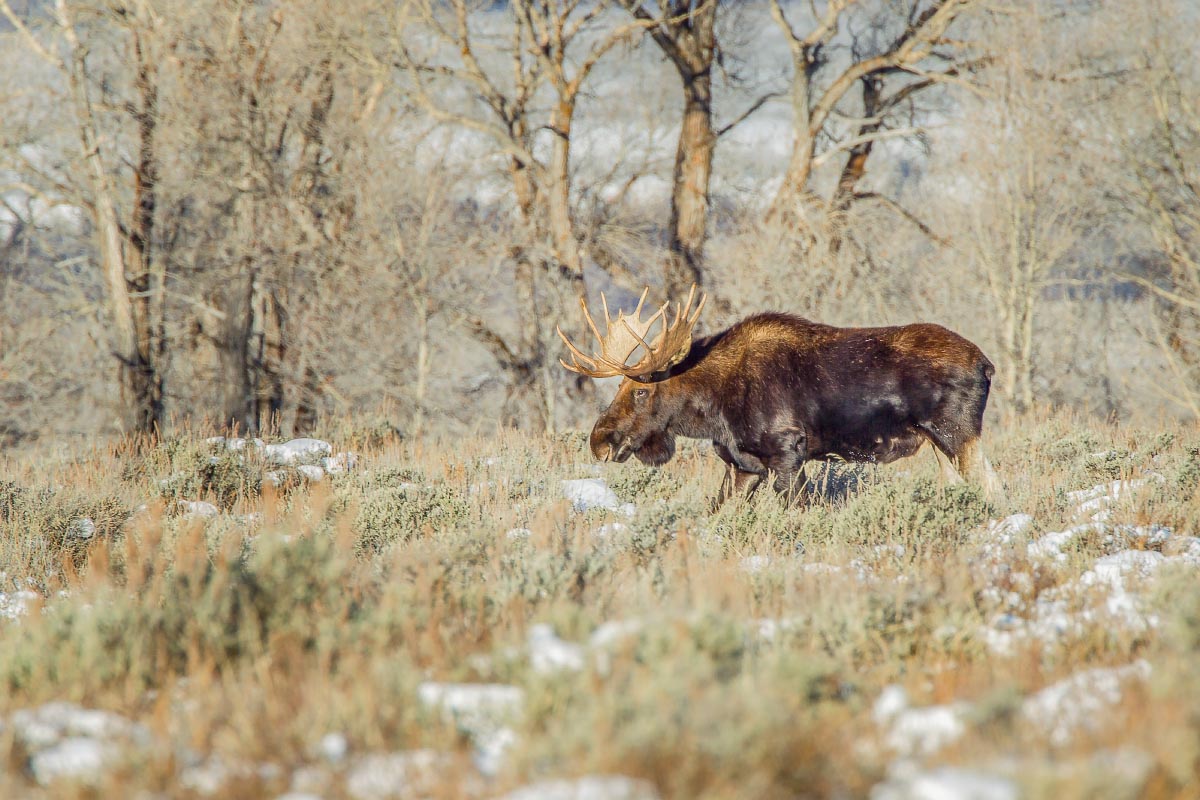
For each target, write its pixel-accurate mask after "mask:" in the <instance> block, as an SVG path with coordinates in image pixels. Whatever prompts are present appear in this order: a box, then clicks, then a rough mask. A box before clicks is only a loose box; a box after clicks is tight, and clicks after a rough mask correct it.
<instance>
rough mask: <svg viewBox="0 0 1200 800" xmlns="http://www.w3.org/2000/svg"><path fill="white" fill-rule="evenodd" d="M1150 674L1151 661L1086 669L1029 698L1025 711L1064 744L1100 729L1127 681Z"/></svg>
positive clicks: (1031, 718)
mask: <svg viewBox="0 0 1200 800" xmlns="http://www.w3.org/2000/svg"><path fill="white" fill-rule="evenodd" d="M1149 677H1150V664H1149V663H1148V662H1146V661H1143V660H1138V661H1135V662H1133V663H1132V664H1127V665H1126V666H1123V667H1099V668H1096V669H1089V670H1085V671H1083V672H1078V673H1076V674H1074V675H1072V676H1071V677H1069V678H1065V679H1063V680H1061V681H1059V682H1058V683H1054V684H1051V685H1050V686H1047V687H1046V688H1045V689H1042V690H1041V691H1039V692H1037V693H1036V694H1033V695H1031V696H1029V697H1028V698H1026V699H1025V702H1024V703H1023V704H1022V706H1021V713H1022V714H1024V715H1025V717H1026V718H1027V719H1028V720H1029V721H1030V722H1032V723H1033V724H1035V725H1037V726H1038V727H1040V728H1042V729H1043V730H1045V731H1046V733H1047V734H1049V736H1050V741H1051V742H1053V743H1054V744H1055V745H1060V746H1061V745H1064V744H1066V743H1068V742H1069V741H1070V740H1071V739H1072V738H1073V737H1074V735H1075V734H1076V733H1078V732H1080V731H1085V730H1096V729H1097V728H1099V727H1100V724H1101V720H1100V719H1099V717H1100V715H1101V714H1103V713H1104V712H1105V711H1106V710H1108V709H1109V708H1111V707H1112V706H1115V705H1116V704H1117V703H1119V702H1120V701H1121V686H1122V685H1123V684H1124V683H1126V682H1128V681H1133V680H1143V681H1144V680H1146V679H1148V678H1149Z"/></svg>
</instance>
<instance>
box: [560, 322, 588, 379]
mask: <svg viewBox="0 0 1200 800" xmlns="http://www.w3.org/2000/svg"><path fill="white" fill-rule="evenodd" d="M593 327H594V326H593ZM554 330H555V331H557V332H558V337H559V338H560V339H562V340H563V344H565V345H566V346H567V349H568V350H570V351H571V362H572V363H571V364H568V363H567V362H566V361H563V360H562V359H561V358H560V359H559V360H558V363H560V364H562V365H563V366H564V367H565V368H567V369H569V370H570V371H571V372H578V373H579V374H580V375H587V374H589V373H591V372H595V371H596V361H595V359H592V358H589V357H587V356H585V355H584V354H583V353H581V352H580V351H579V348H577V347H576V346H575V345H573V344H571V340H570V339H568V338H567V335H566V334H565V333H563V332H562V328H561V327H560V326H558V325H556V326H554ZM581 361H582V362H585V363H587V364H590V365H591V368H590V369H589V368H587V367H585V366H584V365H583V364H581V363H580V362H581Z"/></svg>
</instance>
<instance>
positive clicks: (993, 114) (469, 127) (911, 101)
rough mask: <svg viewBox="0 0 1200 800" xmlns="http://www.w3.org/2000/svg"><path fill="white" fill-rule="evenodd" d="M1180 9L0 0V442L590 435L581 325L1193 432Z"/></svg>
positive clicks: (847, 0)
mask: <svg viewBox="0 0 1200 800" xmlns="http://www.w3.org/2000/svg"><path fill="white" fill-rule="evenodd" d="M1197 22H1198V20H1197V19H1196V11H1195V9H1194V7H1192V6H1191V4H1189V3H1187V2H1184V1H1183V0H1149V1H1148V2H1145V3H1138V4H1130V3H1126V2H1118V1H1117V0H1061V2H1046V1H1043V2H1037V1H1036V0H1016V1H1015V2H1006V3H998V2H994V1H990V0H934V1H932V2H931V0H915V2H914V0H859V1H857V2H855V0H827V1H822V2H815V1H814V2H783V1H782V0H767V2H758V1H755V2H745V3H727V4H719V3H715V2H698V3H688V2H681V0H659V1H658V2H651V1H650V0H644V1H639V0H597V1H595V2H581V1H577V0H513V1H512V2H509V3H507V4H496V3H468V2H465V1H464V0H443V1H441V2H436V1H435V0H402V1H401V2H390V3H380V2H376V1H375V0H347V1H346V2H329V1H324V2H323V1H322V0H310V2H303V3H300V2H237V1H235V0H198V1H197V2H191V1H190V0H189V1H188V2H179V0H162V1H161V2H136V1H135V2H111V1H110V0H104V1H103V2H92V1H91V0H89V1H88V2H73V1H72V0H56V2H20V1H19V0H0V308H3V312H2V313H0V439H2V440H3V442H4V443H5V444H6V445H10V446H11V445H19V444H24V443H31V442H35V441H37V440H39V439H45V438H55V437H67V436H72V437H93V436H96V435H112V434H117V433H122V432H134V431H151V430H155V429H160V430H161V429H170V428H171V427H172V426H175V425H178V424H179V422H180V421H182V420H185V419H193V420H206V421H208V422H210V423H215V424H218V425H223V424H228V423H233V424H235V425H236V426H237V427H238V428H239V429H241V430H245V431H249V432H252V433H253V432H259V431H263V430H267V429H270V430H278V431H279V432H281V433H284V434H290V433H301V434H302V433H304V432H306V431H308V430H310V429H312V428H313V427H314V426H315V425H316V424H317V422H318V420H319V419H320V418H321V417H323V416H350V415H354V416H356V417H363V418H367V419H371V420H374V424H378V425H380V426H384V427H387V428H388V429H389V430H393V431H400V432H403V433H404V434H406V435H411V436H419V435H421V434H423V433H452V434H453V433H464V432H470V431H477V430H491V429H492V428H493V427H494V426H495V424H496V421H497V420H499V421H500V422H501V423H503V424H506V425H513V426H516V427H519V428H521V429H524V430H528V431H533V432H537V431H556V430H562V429H569V428H574V427H580V426H585V425H588V424H590V422H591V419H592V417H593V415H594V412H595V410H596V407H597V405H598V404H599V403H601V402H602V395H603V392H604V390H603V389H600V388H597V387H594V386H591V385H588V384H586V383H579V382H577V381H575V380H573V378H574V376H572V375H571V374H570V373H568V372H566V371H565V370H563V369H562V368H561V367H560V366H559V365H558V362H557V359H558V357H559V356H560V355H561V354H562V352H563V348H562V346H561V343H560V342H559V340H558V338H557V336H556V335H555V333H554V331H555V327H556V326H557V325H561V326H562V327H563V329H564V330H565V331H567V332H568V333H570V334H572V335H573V336H575V337H576V340H577V341H579V340H580V339H581V336H580V334H581V333H582V331H581V328H582V325H583V319H582V316H581V315H580V314H579V311H578V299H579V298H580V297H586V298H587V299H588V300H589V302H590V303H592V304H593V307H595V304H596V303H598V300H599V294H600V292H605V293H606V294H607V296H608V297H609V299H610V301H612V302H613V303H614V304H617V305H619V304H625V303H630V304H631V301H633V300H635V299H636V297H637V295H638V294H639V293H640V291H641V288H642V287H643V286H644V285H649V286H650V287H651V294H652V296H654V297H659V298H661V297H674V298H679V296H680V294H681V292H686V289H687V287H688V286H689V285H690V284H691V283H693V282H696V283H699V284H700V285H701V286H702V287H703V288H704V290H706V291H707V292H708V293H709V294H710V295H711V297H712V300H711V301H710V303H709V305H708V308H707V310H706V312H705V317H704V318H703V319H702V321H701V329H702V330H706V331H711V330H717V329H719V328H720V327H722V326H723V325H726V324H728V323H730V322H732V321H734V320H736V319H737V318H739V317H740V316H742V315H744V314H747V313H751V312H753V311H758V310H766V309H778V310H787V311H793V312H796V313H800V314H803V315H805V316H808V317H811V318H813V319H817V320H820V321H824V322H830V323H835V324H852V323H853V324H885V323H899V322H908V321H913V320H929V321H936V322H940V323H942V324H945V325H947V326H949V327H951V328H953V329H955V330H958V331H959V332H961V333H963V334H964V335H966V336H967V337H968V338H970V339H972V340H974V341H976V342H977V343H978V344H979V345H980V346H981V347H982V348H983V349H984V351H985V352H986V353H987V354H988V355H989V357H990V358H991V359H992V360H993V361H994V362H995V363H996V365H997V369H998V373H997V378H996V381H995V384H994V391H993V401H992V406H991V408H992V409H993V411H992V412H991V413H993V414H995V415H1001V416H1005V417H1014V416H1019V415H1023V414H1025V413H1027V412H1029V411H1032V410H1035V409H1040V408H1044V407H1047V406H1052V407H1061V408H1066V409H1070V410H1073V411H1078V412H1082V413H1088V414H1095V415H1099V416H1103V417H1110V418H1117V419H1132V418H1139V417H1141V418H1150V419H1161V418H1175V417H1180V418H1190V419H1195V418H1196V417H1200V314H1198V313H1197V311H1198V310H1200V241H1198V239H1197V234H1198V232H1200V203H1198V200H1200V194H1198V191H1200V175H1198V169H1200V168H1198V167H1197V164H1200V112H1198V108H1200V106H1198V98H1200V72H1198V70H1200V65H1198V64H1197V61H1196V59H1195V57H1194V36H1193V35H1192V34H1193V32H1194V31H1195V30H1196V25H1197Z"/></svg>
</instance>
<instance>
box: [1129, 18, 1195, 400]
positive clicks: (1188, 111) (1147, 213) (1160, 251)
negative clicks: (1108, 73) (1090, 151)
mask: <svg viewBox="0 0 1200 800" xmlns="http://www.w3.org/2000/svg"><path fill="white" fill-rule="evenodd" d="M1162 18H1163V19H1165V18H1169V15H1168V16H1167V17H1162ZM1152 34H1153V36H1152V39H1151V42H1150V43H1149V44H1150V46H1149V47H1147V48H1146V51H1145V52H1146V56H1145V57H1144V58H1145V62H1146V63H1145V65H1144V66H1145V69H1144V70H1143V71H1142V73H1141V74H1140V76H1139V79H1138V80H1137V81H1135V82H1134V85H1133V87H1131V88H1133V89H1134V92H1133V94H1134V99H1133V102H1134V103H1135V104H1136V105H1135V107H1137V108H1138V111H1139V112H1140V113H1138V117H1139V118H1140V119H1144V120H1147V121H1148V122H1149V125H1148V130H1147V131H1146V132H1145V134H1144V135H1140V136H1133V137H1131V136H1129V135H1126V136H1125V137H1123V141H1122V147H1121V149H1122V153H1123V156H1124V161H1125V163H1127V164H1128V165H1130V167H1131V170H1130V173H1131V174H1129V176H1128V178H1127V180H1126V181H1124V182H1123V185H1122V187H1121V188H1122V190H1123V191H1121V192H1120V194H1119V197H1120V204H1121V206H1122V208H1123V210H1124V212H1125V213H1126V214H1127V215H1128V216H1129V217H1130V218H1131V219H1132V220H1133V221H1135V222H1136V223H1137V224H1138V225H1139V226H1141V227H1142V229H1143V230H1144V231H1145V232H1146V233H1148V234H1149V240H1150V245H1151V252H1152V253H1153V258H1152V262H1151V268H1150V269H1147V270H1141V271H1136V272H1135V271H1126V273H1125V275H1124V276H1123V277H1124V278H1125V279H1127V280H1131V281H1133V282H1134V283H1135V284H1137V285H1139V286H1140V287H1142V288H1143V289H1144V290H1145V291H1146V292H1147V293H1148V294H1149V295H1150V297H1151V298H1152V304H1151V307H1152V308H1153V310H1154V314H1153V317H1152V323H1151V324H1150V325H1149V326H1147V330H1146V333H1147V334H1148V335H1149V337H1150V338H1151V341H1153V342H1154V344H1155V345H1156V346H1157V347H1158V349H1159V352H1160V353H1161V354H1162V356H1163V358H1164V359H1165V361H1166V363H1167V365H1168V368H1169V370H1170V373H1171V375H1172V378H1173V380H1172V381H1171V384H1170V385H1171V387H1172V388H1171V389H1167V390H1166V392H1165V393H1166V394H1167V395H1168V396H1169V397H1170V399H1171V400H1172V401H1174V402H1175V403H1177V404H1179V405H1182V406H1183V407H1184V408H1187V409H1188V410H1189V412H1190V413H1191V414H1193V415H1194V416H1196V417H1200V168H1198V167H1197V164H1198V163H1200V113H1197V100H1198V98H1200V83H1197V82H1196V76H1195V75H1194V74H1191V66H1192V65H1190V64H1188V63H1187V61H1186V59H1179V60H1176V58H1177V56H1178V54H1179V53H1181V52H1183V50H1181V49H1180V48H1179V47H1178V46H1172V45H1174V44H1175V43H1173V42H1171V41H1169V37H1167V36H1166V35H1165V34H1164V32H1163V31H1161V30H1156V31H1153V32H1152ZM1184 49H1186V46H1185V48H1184ZM1125 130H1126V131H1128V130H1129V127H1128V126H1125ZM1145 261H1146V259H1142V262H1143V263H1145Z"/></svg>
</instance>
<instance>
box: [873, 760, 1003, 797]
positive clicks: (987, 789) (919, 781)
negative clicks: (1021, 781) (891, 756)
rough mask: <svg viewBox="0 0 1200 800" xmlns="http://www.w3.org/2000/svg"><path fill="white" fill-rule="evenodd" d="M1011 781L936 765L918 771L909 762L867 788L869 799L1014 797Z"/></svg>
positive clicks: (996, 776)
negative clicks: (935, 767) (868, 789)
mask: <svg viewBox="0 0 1200 800" xmlns="http://www.w3.org/2000/svg"><path fill="white" fill-rule="evenodd" d="M1019 796H1020V792H1019V791H1018V790H1017V786H1016V784H1015V783H1013V782H1012V781H1010V780H1009V779H1008V778H1003V777H1000V776H998V775H988V774H987V773H983V772H974V771H972V770H966V769H960V768H957V767H939V768H937V769H932V770H928V771H922V770H919V769H917V768H916V766H915V765H913V764H906V765H904V766H902V767H897V768H893V770H892V774H891V775H889V777H888V780H887V781H885V782H884V783H881V784H879V785H878V786H876V787H874V788H873V789H871V800H1017V798H1018V797H1019Z"/></svg>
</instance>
